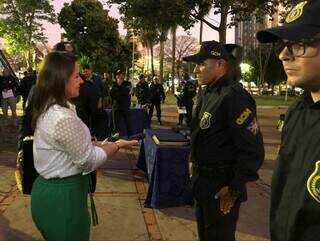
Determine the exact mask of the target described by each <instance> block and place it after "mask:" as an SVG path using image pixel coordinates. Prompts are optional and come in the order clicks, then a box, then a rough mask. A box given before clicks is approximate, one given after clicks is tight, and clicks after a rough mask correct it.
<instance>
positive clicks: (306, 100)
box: [300, 90, 320, 109]
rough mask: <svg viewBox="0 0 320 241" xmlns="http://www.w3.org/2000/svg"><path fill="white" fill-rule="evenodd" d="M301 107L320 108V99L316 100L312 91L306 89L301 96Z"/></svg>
mask: <svg viewBox="0 0 320 241" xmlns="http://www.w3.org/2000/svg"><path fill="white" fill-rule="evenodd" d="M300 102H301V105H300V108H301V109H302V108H312V109H320V101H317V102H314V101H313V99H312V96H311V93H310V91H307V90H305V91H304V92H303V94H302V96H301V100H300Z"/></svg>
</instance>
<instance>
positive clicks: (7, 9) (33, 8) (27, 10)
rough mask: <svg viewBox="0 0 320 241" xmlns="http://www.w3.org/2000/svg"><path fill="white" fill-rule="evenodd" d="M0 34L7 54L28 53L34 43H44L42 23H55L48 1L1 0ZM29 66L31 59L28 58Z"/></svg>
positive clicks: (52, 10)
mask: <svg viewBox="0 0 320 241" xmlns="http://www.w3.org/2000/svg"><path fill="white" fill-rule="evenodd" d="M0 16H1V17H0V32H1V35H2V36H3V37H4V39H5V45H6V47H7V49H8V52H11V53H17V52H24V53H26V52H29V55H30V50H31V49H33V48H34V47H35V43H37V42H42V41H46V37H45V36H44V34H43V21H48V22H50V23H55V22H56V16H55V13H54V9H53V6H52V4H51V3H50V0H1V1H0ZM29 65H32V59H31V58H30V57H29Z"/></svg>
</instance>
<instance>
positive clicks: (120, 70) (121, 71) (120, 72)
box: [116, 69, 125, 75]
mask: <svg viewBox="0 0 320 241" xmlns="http://www.w3.org/2000/svg"><path fill="white" fill-rule="evenodd" d="M124 73H125V72H124V71H123V70H122V69H118V70H117V71H116V75H119V74H124Z"/></svg>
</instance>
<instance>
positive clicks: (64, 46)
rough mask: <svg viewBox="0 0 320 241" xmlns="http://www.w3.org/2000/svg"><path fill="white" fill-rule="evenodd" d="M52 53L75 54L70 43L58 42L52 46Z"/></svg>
mask: <svg viewBox="0 0 320 241" xmlns="http://www.w3.org/2000/svg"><path fill="white" fill-rule="evenodd" d="M53 51H65V52H69V53H73V54H74V53H75V48H74V46H73V44H72V43H71V42H59V43H57V44H56V45H54V46H53Z"/></svg>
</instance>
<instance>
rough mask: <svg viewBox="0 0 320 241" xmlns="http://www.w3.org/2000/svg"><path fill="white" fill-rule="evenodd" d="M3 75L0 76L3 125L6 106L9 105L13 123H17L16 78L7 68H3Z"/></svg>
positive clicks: (17, 85) (6, 119)
mask: <svg viewBox="0 0 320 241" xmlns="http://www.w3.org/2000/svg"><path fill="white" fill-rule="evenodd" d="M2 74H3V75H2V76H1V77H0V94H1V106H2V113H3V117H4V123H5V125H6V124H7V123H8V107H10V110H11V113H12V117H13V124H14V125H17V124H18V118H17V107H16V105H17V103H16V102H17V99H16V96H17V95H18V91H19V84H18V80H17V79H16V78H15V77H14V76H13V75H12V74H11V71H10V70H9V69H4V70H3V73H2Z"/></svg>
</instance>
